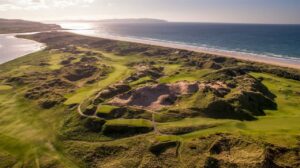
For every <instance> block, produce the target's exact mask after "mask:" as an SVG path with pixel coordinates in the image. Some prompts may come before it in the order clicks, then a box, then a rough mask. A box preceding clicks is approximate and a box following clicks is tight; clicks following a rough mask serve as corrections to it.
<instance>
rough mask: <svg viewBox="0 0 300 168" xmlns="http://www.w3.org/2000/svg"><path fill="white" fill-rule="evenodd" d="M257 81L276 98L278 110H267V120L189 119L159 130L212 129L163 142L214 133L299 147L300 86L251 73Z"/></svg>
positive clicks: (161, 137)
mask: <svg viewBox="0 0 300 168" xmlns="http://www.w3.org/2000/svg"><path fill="white" fill-rule="evenodd" d="M251 75H253V76H254V77H256V78H258V77H263V78H264V80H263V83H264V84H265V85H266V86H267V87H268V88H269V90H270V91H271V92H272V93H273V94H275V95H276V96H277V98H276V100H275V101H276V103H277V104H278V109H277V110H266V111H265V112H266V113H267V115H266V116H262V117H258V120H256V121H237V120H224V119H211V118H201V117H200V118H186V119H184V120H181V121H177V122H169V123H161V124H159V125H158V128H159V129H164V128H168V127H180V126H189V125H211V124H216V126H215V127H212V128H208V129H202V130H199V131H195V132H191V133H188V134H184V135H181V136H159V137H158V139H163V140H167V139H169V140H176V139H177V140H178V139H181V140H188V139H192V138H195V137H201V136H206V135H210V134H214V133H231V134H237V135H247V136H250V137H252V138H255V139H259V140H264V141H267V142H270V143H273V144H277V145H282V146H296V145H297V143H298V142H299V141H298V138H299V135H300V124H299V123H300V95H299V91H300V82H299V81H295V80H289V79H285V78H281V77H277V76H274V75H270V74H264V73H251Z"/></svg>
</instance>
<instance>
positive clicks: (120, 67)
mask: <svg viewBox="0 0 300 168" xmlns="http://www.w3.org/2000/svg"><path fill="white" fill-rule="evenodd" d="M98 53H100V54H102V55H103V57H104V58H105V60H104V61H103V63H104V64H107V65H110V66H112V67H113V71H112V72H111V73H109V75H108V77H106V78H105V79H103V80H100V81H98V82H97V83H95V84H93V85H89V86H86V87H82V88H80V89H78V90H76V92H75V93H74V94H69V95H66V98H67V101H66V102H65V103H64V104H65V105H71V104H76V103H81V102H82V101H83V100H85V99H87V98H89V97H90V96H91V95H92V94H94V93H95V92H96V91H99V90H101V89H104V88H106V87H107V86H109V85H111V84H114V83H116V82H118V81H121V80H122V79H124V78H126V77H128V75H129V74H130V73H131V72H132V70H131V69H130V68H129V67H127V66H126V63H127V62H128V60H130V59H136V57H130V56H129V58H128V57H118V56H116V55H114V54H108V53H101V52H98Z"/></svg>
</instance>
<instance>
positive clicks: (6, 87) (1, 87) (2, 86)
mask: <svg viewBox="0 0 300 168" xmlns="http://www.w3.org/2000/svg"><path fill="white" fill-rule="evenodd" d="M10 89H12V86H9V85H0V91H6V90H10Z"/></svg>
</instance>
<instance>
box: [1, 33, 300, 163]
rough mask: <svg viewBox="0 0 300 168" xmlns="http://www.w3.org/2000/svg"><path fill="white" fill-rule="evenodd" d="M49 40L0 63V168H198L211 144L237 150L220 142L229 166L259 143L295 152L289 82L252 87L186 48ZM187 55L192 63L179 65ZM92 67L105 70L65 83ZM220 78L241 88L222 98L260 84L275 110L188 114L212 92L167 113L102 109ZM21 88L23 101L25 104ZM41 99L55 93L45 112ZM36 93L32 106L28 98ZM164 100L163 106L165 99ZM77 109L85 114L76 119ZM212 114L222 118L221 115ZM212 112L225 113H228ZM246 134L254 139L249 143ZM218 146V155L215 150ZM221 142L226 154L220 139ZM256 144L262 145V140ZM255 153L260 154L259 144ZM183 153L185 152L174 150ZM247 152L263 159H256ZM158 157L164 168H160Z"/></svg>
mask: <svg viewBox="0 0 300 168" xmlns="http://www.w3.org/2000/svg"><path fill="white" fill-rule="evenodd" d="M57 34H60V33H57ZM57 34H56V33H49V34H47V33H46V34H45V36H43V37H46V38H45V39H46V41H42V42H44V43H47V42H48V41H47V40H49V36H52V38H50V39H52V40H50V41H49V43H50V46H48V48H47V49H46V50H44V51H40V52H38V53H34V54H30V55H28V56H25V57H22V58H19V59H17V60H15V61H11V62H9V63H6V64H4V65H0V72H1V75H0V81H1V85H6V84H7V85H11V86H13V88H14V89H10V90H6V91H3V92H2V91H1V94H0V132H1V133H0V161H2V160H5V162H0V163H1V164H2V163H4V164H5V166H6V167H12V166H13V165H16V166H15V167H18V166H19V167H22V166H23V167H47V166H48V167H50V166H52V167H55V166H56V167H119V166H120V165H121V166H123V167H153V166H151V165H154V166H156V165H158V166H161V165H167V166H166V167H174V166H172V165H177V164H176V162H174V160H179V161H180V162H181V163H184V162H185V160H181V159H184V158H187V159H189V160H190V159H191V160H192V159H200V160H201V159H202V161H203V162H201V163H200V164H199V165H201V166H202V165H204V163H205V160H206V158H207V156H212V157H217V155H211V152H209V151H210V150H211V148H210V147H211V146H213V145H216V143H215V142H217V141H219V140H220V138H221V140H222V139H225V140H228V141H230V142H233V144H234V145H237V146H239V147H241V148H242V149H243V150H242V152H240V153H239V152H238V151H234V150H235V149H234V148H236V146H234V145H232V144H229V145H231V146H230V149H229V151H224V153H225V155H226V154H227V153H230V152H232V153H231V154H232V155H231V154H230V156H229V157H227V156H225V157H227V158H229V159H230V160H235V158H234V157H236V156H237V155H238V157H236V158H239V154H241V153H242V154H243V152H245V153H246V155H248V154H249V155H251V154H252V152H253V151H254V150H256V149H257V148H255V146H257V145H258V144H261V143H264V142H270V143H272V144H275V145H280V146H283V147H295V146H297V143H299V134H300V132H299V130H300V128H299V124H297V123H298V122H299V109H300V108H299V89H300V83H299V81H294V80H288V79H285V78H281V77H278V76H273V75H270V74H265V73H250V74H251V75H252V76H254V77H255V78H257V79H258V80H255V79H254V78H252V77H251V76H249V75H247V73H249V71H247V70H244V69H242V68H241V67H236V64H235V63H236V62H235V61H232V60H229V61H228V60H227V59H226V58H218V57H212V58H211V57H205V56H204V57H201V56H198V55H194V57H193V53H190V52H186V51H181V52H175V51H174V50H172V49H163V48H159V47H157V48H156V47H152V48H151V47H149V46H141V45H138V44H132V45H131V44H130V43H126V45H125V44H124V43H125V42H120V43H121V44H122V45H121V47H120V46H119V45H120V44H119V42H112V41H108V40H101V39H100V40H99V39H95V38H90V37H82V36H79V35H74V34H67V36H64V34H60V35H62V36H59V37H57V36H56V35H57ZM37 36H39V35H37ZM53 36H54V37H53ZM53 39H55V40H53ZM68 40H69V41H68ZM83 42H85V43H86V44H85V43H83ZM73 43H76V44H75V45H73ZM89 44H90V45H89ZM77 45H78V46H77ZM79 46H81V47H79ZM85 46H88V47H85ZM136 46H138V49H136V48H135V47H136ZM136 51H138V52H136ZM176 53H177V54H180V55H179V56H178V55H177V54H176ZM190 55H191V56H190ZM173 57H178V58H177V59H175V58H174V59H173ZM190 57H192V58H193V59H192V60H189V58H190ZM70 58H72V59H71V61H70ZM181 59H182V60H181ZM184 60H185V61H184ZM68 61H69V63H68ZM207 61H208V62H209V65H207V64H206V62H207ZM70 62H71V63H70ZM195 63H197V64H195ZM103 64H104V65H105V66H103ZM20 67H21V68H20ZM86 67H90V68H89V69H85V68H86ZM104 67H106V68H107V69H108V70H107V69H105V68H104ZM161 67H163V68H161ZM72 68H73V69H72ZM97 68H99V69H97ZM101 68H103V69H104V70H103V69H101ZM95 69H96V72H98V71H97V70H99V71H102V70H103V71H105V70H106V71H105V72H107V73H105V74H102V75H101V73H93V74H94V75H95V76H97V77H96V78H93V77H94V76H92V77H91V78H89V77H86V76H84V77H83V78H79V80H76V79H77V78H75V80H68V78H66V76H68V75H70V73H71V74H73V75H74V74H75V76H76V75H77V73H75V72H76V70H77V71H79V72H80V73H81V72H84V70H87V72H90V70H95ZM69 70H70V71H69ZM73 70H74V71H73ZM92 72H94V71H92ZM62 73H63V74H62ZM80 73H79V74H80ZM24 74H25V76H23V75H24ZM26 74H28V75H26ZM53 74H54V75H53ZM47 75H48V76H47ZM49 75H50V76H49ZM207 75H208V76H207ZM99 76H100V77H99ZM11 77H12V79H13V80H12V79H11ZM15 77H16V78H15ZM98 77H99V78H98ZM228 78H229V79H230V78H231V80H232V81H233V82H236V81H234V79H236V78H239V79H240V80H238V81H239V82H245V84H246V85H242V84H241V83H238V86H241V87H234V86H233V88H234V89H232V91H231V92H230V93H229V94H228V95H229V97H230V96H232V94H235V93H238V92H242V91H243V89H245V91H248V90H247V88H245V86H246V87H247V86H249V85H247V84H253V85H255V86H256V87H252V86H250V88H251V89H254V90H256V89H261V88H262V89H264V86H263V85H262V84H261V83H260V81H262V83H263V84H264V85H265V86H266V87H268V89H269V90H270V91H271V92H272V93H273V94H275V95H276V96H277V97H276V99H275V101H276V103H277V105H278V107H277V109H276V110H266V111H265V112H266V115H265V116H259V117H258V116H255V117H254V119H253V120H252V121H242V119H241V120H239V119H236V118H235V119H232V118H231V116H225V117H224V118H226V117H227V118H231V119H215V118H217V117H214V116H212V117H211V118H208V117H203V116H205V115H203V116H202V115H198V114H199V113H198V114H197V112H201V111H200V110H199V111H196V110H193V109H192V108H191V107H201V106H206V105H207V104H209V103H214V100H215V99H214V98H216V96H215V95H214V93H213V92H212V91H208V92H200V91H199V90H198V91H196V92H195V93H193V94H188V95H180V97H178V102H177V101H176V102H175V103H174V102H171V105H170V106H166V108H163V109H161V110H158V111H155V112H153V111H150V110H148V109H147V108H144V109H143V108H140V107H137V108H135V107H134V106H129V107H128V106H126V105H124V106H120V107H116V106H111V105H112V104H111V105H109V104H110V101H111V100H112V99H113V98H115V97H116V96H119V95H122V94H129V92H131V91H132V92H134V91H135V90H137V89H136V88H145V87H151V86H154V87H155V86H157V85H165V84H160V83H174V82H177V81H183V80H187V81H199V82H202V83H207V84H213V82H214V80H216V81H221V82H222V81H223V82H224V81H225V82H228V80H227V79H228ZM40 79H41V80H40ZM19 80H21V81H22V80H24V82H23V84H19V85H18V84H15V82H16V81H17V82H18V81H19ZM91 80H92V81H91ZM249 80H250V82H249ZM53 81H54V83H53ZM87 81H89V82H87ZM232 81H229V82H232ZM247 82H248V83H247ZM79 83H80V85H79ZM236 83H237V82H236ZM231 84H232V83H231ZM32 88H35V89H36V88H37V89H36V90H32ZM45 88H46V92H44V91H45V90H44V89H45ZM128 88H129V89H128ZM208 88H209V89H211V88H210V87H208ZM69 89H70V91H69ZM28 90H30V91H31V92H29V93H31V94H30V95H29V98H26V96H25V95H26V93H28ZM217 91H218V90H217ZM41 92H42V93H45V94H46V95H47V94H49V97H42V99H43V100H46V103H47V100H49V98H53V97H51V96H53V95H57V94H59V95H60V94H61V95H60V96H62V99H60V100H61V101H59V102H58V103H57V104H55V106H51V107H50V108H49V107H48V106H46V107H44V108H43V106H39V105H40V104H39V101H40V99H41V98H40V97H39V96H41V95H39V94H37V93H41ZM65 92H66V93H65ZM258 92H259V93H269V92H268V91H265V92H260V91H258ZM2 93H3V94H2ZM96 93H97V94H96ZM101 93H106V95H105V94H102V96H103V95H104V96H103V97H101ZM167 93H168V92H167ZM36 95H37V96H38V99H30V98H31V96H33V97H34V96H36ZM148 95H149V97H151V96H152V95H151V94H141V96H140V97H139V99H143V98H147V97H146V96H148ZM228 95H226V96H225V97H224V99H226V98H228ZM42 96H43V95H42ZM243 96H248V95H243ZM54 98H55V96H54ZM222 98H223V97H222ZM246 98H247V97H246ZM259 98H260V97H259ZM96 100H97V101H96ZM263 100H266V99H263ZM166 101H167V103H170V102H169V101H172V100H169V99H166ZM50 103H51V102H50ZM85 103H86V104H85ZM172 103H173V104H172ZM255 103H257V102H255ZM46 105H47V104H46ZM81 105H83V106H87V107H88V108H84V107H82V106H81ZM113 105H116V104H113ZM197 105H198V106H197ZM213 105H215V104H213ZM217 105H219V104H217ZM221 105H222V104H221ZM246 105H248V104H246ZM254 105H257V104H254ZM175 106H176V107H175ZM78 107H80V108H79V109H81V110H82V111H83V114H86V115H82V114H81V112H80V110H78ZM89 107H92V108H89ZM97 107H98V109H97ZM142 107H143V106H142ZM173 108H174V109H173ZM214 110H218V112H220V113H222V110H223V109H222V108H221V110H220V108H214ZM84 112H88V113H84ZM99 113H101V114H100V115H99ZM152 115H153V116H154V117H152ZM222 115H230V111H229V112H228V113H222ZM255 119H256V120H255ZM226 133H228V134H226ZM229 134H230V136H229ZM231 135H234V136H237V137H239V138H238V139H239V140H237V141H235V140H236V139H234V138H232V137H231ZM207 137H208V138H207ZM248 137H251V138H252V139H253V138H254V139H256V140H254V141H253V140H251V141H250V138H249V139H248ZM206 138H207V139H206ZM214 138H215V139H214ZM232 140H233V141H232ZM248 140H249V142H244V141H248ZM221 142H222V143H223V141H221ZM240 142H242V143H240ZM190 143H192V144H190ZM193 143H194V144H193ZM197 143H198V144H197ZM174 144H175V145H174ZM187 144H190V145H194V146H188V145H187ZM217 145H218V144H217ZM220 145H221V146H220V148H221V149H222V150H223V147H224V146H222V145H223V144H220ZM224 145H225V147H226V148H227V146H226V145H227V144H226V142H225V144H224ZM244 145H245V146H244ZM263 145H266V146H267V144H266V143H264V144H263ZM203 146H207V147H205V148H202V147H203ZM253 146H254V147H253ZM217 147H218V146H217ZM199 148H201V149H199ZM245 148H247V149H246V150H244V149H245ZM249 148H250V149H249ZM151 149H154V152H153V150H151ZM157 149H158V150H157ZM160 149H163V150H160ZM259 149H261V150H266V147H265V146H263V147H261V148H259ZM289 149H290V148H288V149H287V150H289ZM184 150H185V151H188V153H184ZM225 150H227V149H225ZM231 150H232V151H231ZM247 150H248V151H247ZM157 151H158V152H157ZM266 151H267V150H266ZM193 152H194V153H193ZM188 154H191V155H188ZM222 154H223V152H221V154H220V155H222ZM233 155H234V156H233ZM255 155H256V153H255ZM257 155H259V156H260V155H262V156H263V157H265V155H263V154H259V153H258V154H257ZM266 155H267V154H266ZM197 157H199V158H197ZM225 157H224V158H225ZM249 157H250V156H249ZM232 158H233V159H232ZM172 159H174V160H172ZM225 159H226V158H225ZM247 159H248V156H247V157H246V160H247ZM158 160H160V161H162V162H163V161H165V162H166V163H165V164H161V162H158ZM229 162H231V161H229ZM195 163H197V164H198V162H194V163H192V165H194V164H195ZM291 163H294V162H293V161H291ZM1 164H0V166H2V165H1ZM170 164H171V166H170ZM242 164H244V163H242ZM49 165H50V166H49ZM53 165H54V166H53ZM182 167H189V166H182Z"/></svg>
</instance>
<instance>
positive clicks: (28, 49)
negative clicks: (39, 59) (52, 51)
mask: <svg viewBox="0 0 300 168" xmlns="http://www.w3.org/2000/svg"><path fill="white" fill-rule="evenodd" d="M34 33H37V32H32V33H10V34H0V39H2V38H3V39H4V38H5V39H10V40H9V41H8V42H9V44H0V46H1V47H0V65H1V64H5V63H7V62H10V61H13V60H15V59H18V58H20V57H23V56H25V55H28V54H32V53H35V52H38V51H41V50H43V49H44V48H46V45H45V44H43V43H39V42H37V41H34V40H29V39H23V38H18V37H16V36H17V35H26V34H34ZM3 42H5V41H3ZM10 43H12V44H10ZM2 50H3V51H2Z"/></svg>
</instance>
